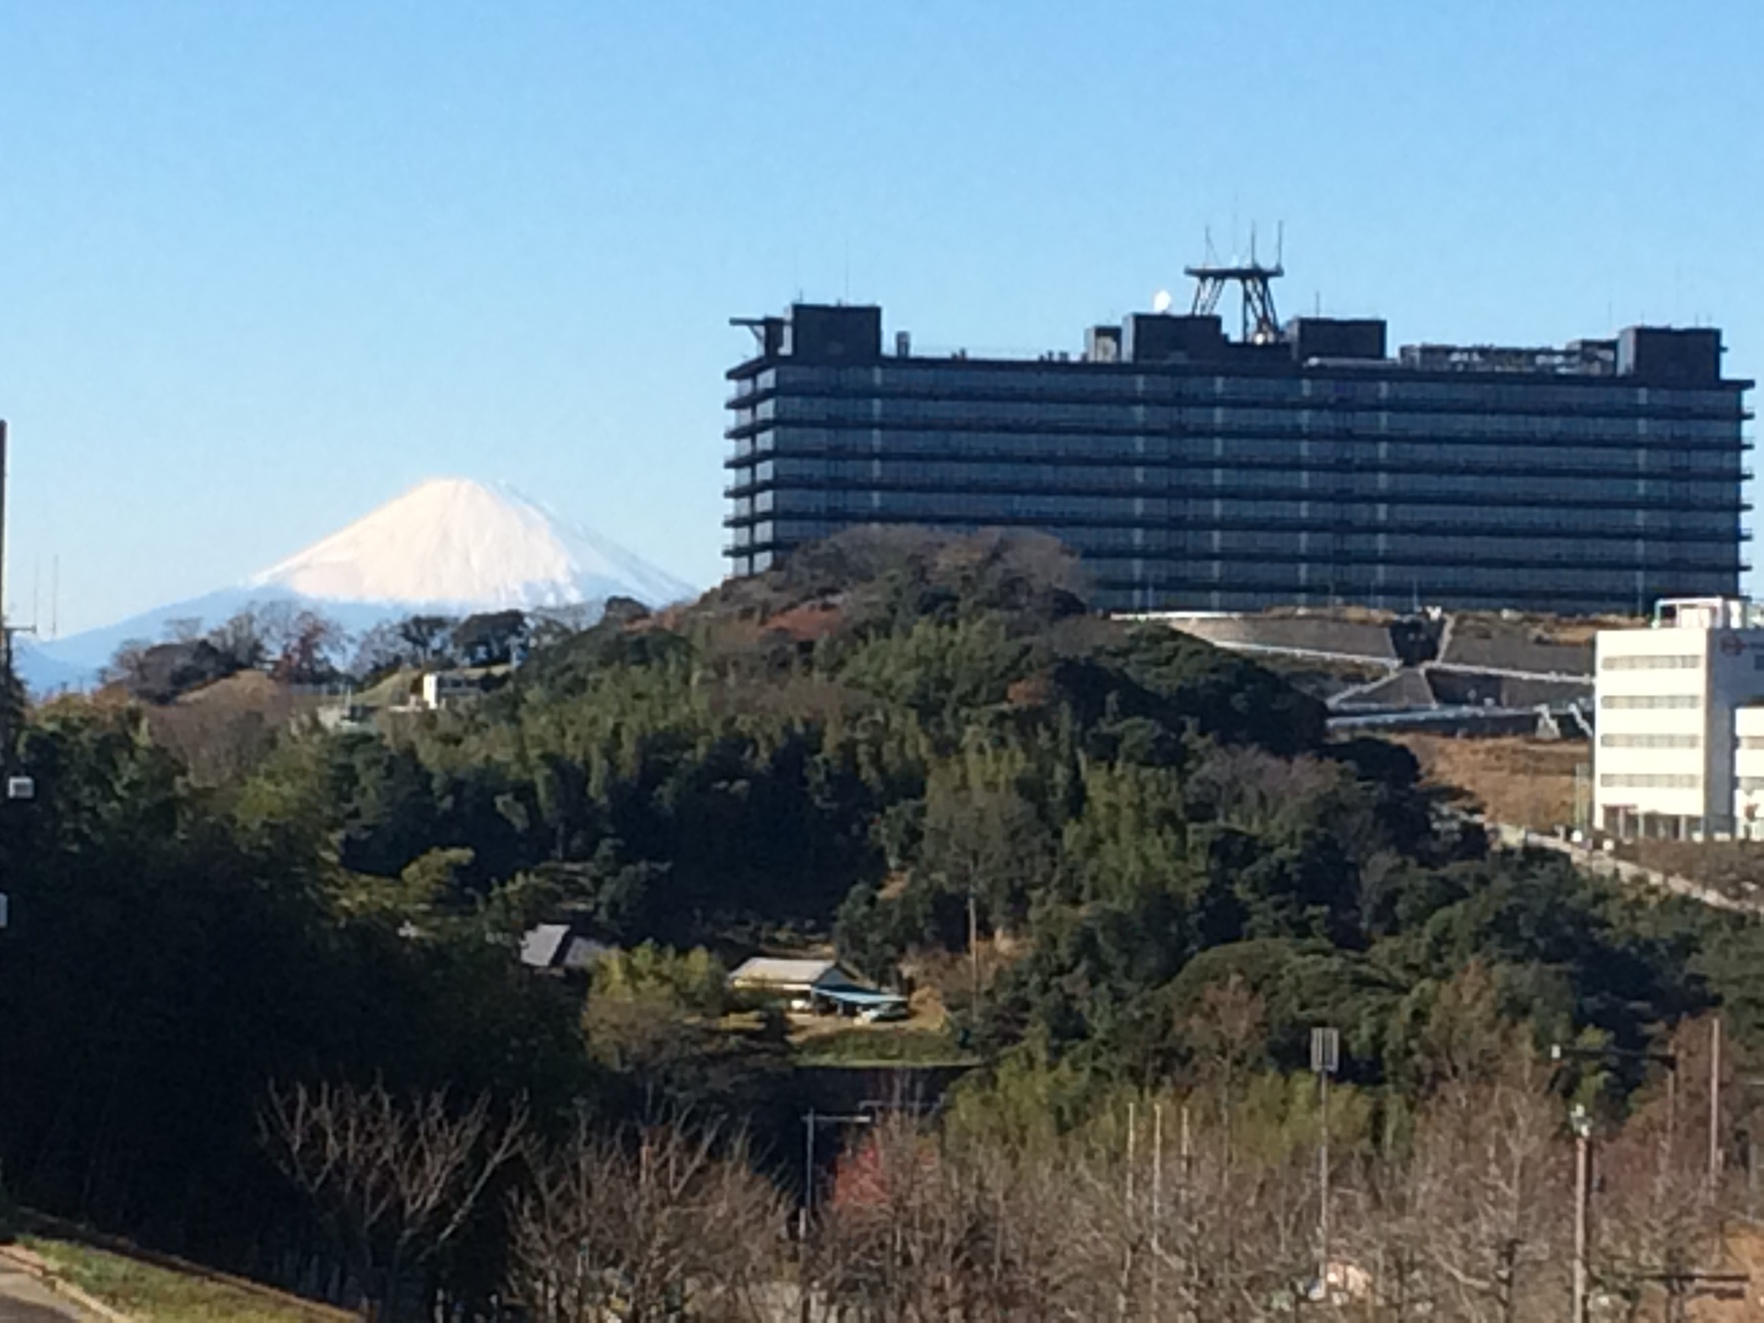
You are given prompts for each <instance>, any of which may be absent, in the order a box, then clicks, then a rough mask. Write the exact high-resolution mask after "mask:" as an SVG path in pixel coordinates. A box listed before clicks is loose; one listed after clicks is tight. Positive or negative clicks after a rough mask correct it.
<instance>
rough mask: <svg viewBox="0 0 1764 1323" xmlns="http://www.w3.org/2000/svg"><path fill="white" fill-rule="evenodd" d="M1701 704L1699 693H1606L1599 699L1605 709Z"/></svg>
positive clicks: (1689, 706) (1690, 706) (1694, 705)
mask: <svg viewBox="0 0 1764 1323" xmlns="http://www.w3.org/2000/svg"><path fill="white" fill-rule="evenodd" d="M1702 705H1703V696H1702V695H1701V694H1607V695H1605V697H1603V698H1601V699H1600V700H1599V706H1600V707H1602V708H1606V709H1621V708H1662V707H1669V708H1680V709H1684V708H1699V707H1701V706H1702Z"/></svg>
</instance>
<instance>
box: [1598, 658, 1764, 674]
mask: <svg viewBox="0 0 1764 1323" xmlns="http://www.w3.org/2000/svg"><path fill="white" fill-rule="evenodd" d="M1760 655H1764V654H1760ZM1702 665H1703V659H1702V658H1701V657H1679V656H1671V657H1667V656H1652V655H1641V656H1628V657H1601V658H1600V659H1599V669H1600V670H1601V671H1695V670H1698V669H1700V668H1701V667H1702Z"/></svg>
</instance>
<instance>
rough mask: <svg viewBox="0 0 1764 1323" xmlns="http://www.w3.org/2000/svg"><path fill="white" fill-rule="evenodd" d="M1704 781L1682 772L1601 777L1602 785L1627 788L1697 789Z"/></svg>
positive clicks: (1617, 774) (1623, 773)
mask: <svg viewBox="0 0 1764 1323" xmlns="http://www.w3.org/2000/svg"><path fill="white" fill-rule="evenodd" d="M1702 782H1703V778H1702V777H1700V776H1693V775H1690V774H1689V773H1682V772H1606V773H1604V774H1603V775H1601V776H1600V777H1599V784H1600V785H1601V786H1604V787H1606V788H1607V789H1625V790H1695V789H1696V788H1697V787H1698V786H1699V785H1701V784H1702ZM1759 784H1760V785H1764V780H1760V782H1759Z"/></svg>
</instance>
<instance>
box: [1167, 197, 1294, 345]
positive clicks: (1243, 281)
mask: <svg viewBox="0 0 1764 1323" xmlns="http://www.w3.org/2000/svg"><path fill="white" fill-rule="evenodd" d="M1285 248H1286V226H1285V225H1284V224H1282V225H1281V226H1280V229H1279V231H1278V237H1277V238H1276V240H1275V248H1274V265H1272V266H1263V265H1262V262H1261V260H1260V258H1258V257H1257V255H1256V231H1255V227H1254V226H1251V227H1250V259H1249V261H1248V262H1247V263H1245V262H1233V263H1229V264H1220V263H1219V262H1217V261H1215V260H1214V259H1213V255H1212V243H1211V235H1209V236H1208V244H1207V260H1206V261H1205V262H1203V263H1202V264H1201V265H1200V266H1190V267H1184V268H1183V274H1184V275H1187V276H1191V277H1193V279H1194V303H1193V305H1192V306H1191V308H1190V312H1191V314H1192V315H1194V316H1196V317H1209V316H1212V315H1213V314H1214V313H1216V312H1217V311H1218V309H1219V299H1220V297H1221V296H1222V295H1223V294H1224V293H1225V287H1226V286H1227V285H1236V286H1237V287H1238V290H1239V292H1240V294H1241V319H1242V328H1243V329H1242V336H1243V342H1244V343H1245V344H1256V345H1271V344H1278V343H1280V340H1281V335H1280V315H1279V314H1278V313H1277V312H1275V310H1274V281H1275V280H1276V279H1277V278H1278V277H1280V276H1283V275H1285V274H1286V268H1285V266H1284V265H1283V263H1282V257H1283V254H1284V250H1285Z"/></svg>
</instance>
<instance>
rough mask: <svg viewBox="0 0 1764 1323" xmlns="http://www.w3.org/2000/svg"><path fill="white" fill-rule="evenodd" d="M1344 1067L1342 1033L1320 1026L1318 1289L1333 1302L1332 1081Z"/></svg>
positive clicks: (1316, 1064)
mask: <svg viewBox="0 0 1764 1323" xmlns="http://www.w3.org/2000/svg"><path fill="white" fill-rule="evenodd" d="M1340 1066H1341V1031H1340V1030H1338V1029H1330V1028H1327V1027H1325V1026H1322V1025H1319V1026H1317V1027H1316V1028H1314V1029H1312V1030H1311V1069H1312V1070H1314V1071H1315V1072H1316V1073H1317V1101H1318V1112H1319V1118H1318V1119H1319V1120H1320V1121H1321V1123H1322V1125H1321V1130H1322V1133H1321V1135H1320V1141H1319V1143H1318V1145H1317V1289H1318V1291H1319V1292H1320V1293H1321V1298H1322V1299H1323V1300H1324V1301H1325V1302H1327V1301H1328V1299H1329V1077H1330V1076H1331V1075H1333V1074H1335V1072H1336V1071H1337V1070H1338V1069H1339V1068H1340Z"/></svg>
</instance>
